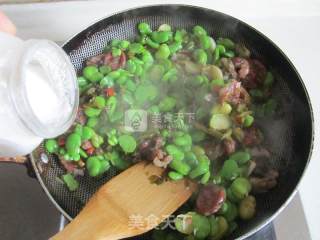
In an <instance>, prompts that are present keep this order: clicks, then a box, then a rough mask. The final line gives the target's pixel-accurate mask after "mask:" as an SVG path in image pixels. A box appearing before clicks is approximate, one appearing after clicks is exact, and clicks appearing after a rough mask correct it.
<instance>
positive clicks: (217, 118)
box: [209, 113, 232, 131]
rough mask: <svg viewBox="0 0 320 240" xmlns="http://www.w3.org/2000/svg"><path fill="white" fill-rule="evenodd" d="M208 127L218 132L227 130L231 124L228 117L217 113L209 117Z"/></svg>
mask: <svg viewBox="0 0 320 240" xmlns="http://www.w3.org/2000/svg"><path fill="white" fill-rule="evenodd" d="M209 125H210V128H212V129H215V130H218V131H220V130H227V129H229V128H230V127H231V126H232V122H231V119H230V117H229V116H228V115H226V114H221V113H217V114H213V115H212V116H211V119H210V123H209Z"/></svg>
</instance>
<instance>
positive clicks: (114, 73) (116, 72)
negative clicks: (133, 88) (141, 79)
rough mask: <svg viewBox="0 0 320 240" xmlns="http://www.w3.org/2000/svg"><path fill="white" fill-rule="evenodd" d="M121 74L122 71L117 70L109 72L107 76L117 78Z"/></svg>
mask: <svg viewBox="0 0 320 240" xmlns="http://www.w3.org/2000/svg"><path fill="white" fill-rule="evenodd" d="M120 76H121V71H119V70H115V71H112V72H109V73H108V75H107V77H109V78H111V79H112V80H116V79H118V78H119V77H120Z"/></svg>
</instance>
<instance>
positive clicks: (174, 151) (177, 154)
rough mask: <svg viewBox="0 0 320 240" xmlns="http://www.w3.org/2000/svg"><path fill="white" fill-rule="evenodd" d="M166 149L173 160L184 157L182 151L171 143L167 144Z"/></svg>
mask: <svg viewBox="0 0 320 240" xmlns="http://www.w3.org/2000/svg"><path fill="white" fill-rule="evenodd" d="M166 151H167V153H168V154H169V155H170V156H171V157H172V158H173V159H174V160H177V161H182V160H183V159H184V153H183V152H182V151H181V150H180V149H179V148H177V147H176V146H175V145H173V144H169V145H167V146H166Z"/></svg>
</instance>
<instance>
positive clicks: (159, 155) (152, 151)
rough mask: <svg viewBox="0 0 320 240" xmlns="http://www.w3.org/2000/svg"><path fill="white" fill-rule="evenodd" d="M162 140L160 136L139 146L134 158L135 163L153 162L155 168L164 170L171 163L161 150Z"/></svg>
mask: <svg viewBox="0 0 320 240" xmlns="http://www.w3.org/2000/svg"><path fill="white" fill-rule="evenodd" d="M162 147H163V140H162V138H161V137H160V136H154V137H152V138H149V139H146V140H144V141H142V142H141V144H140V145H139V151H138V154H137V156H136V158H135V160H136V161H141V160H146V161H150V162H153V164H154V165H155V166H157V167H163V168H166V167H167V166H168V164H169V163H170V162H171V161H172V158H171V156H169V155H167V154H166V152H165V151H164V150H163V149H162Z"/></svg>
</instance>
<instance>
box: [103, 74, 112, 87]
mask: <svg viewBox="0 0 320 240" xmlns="http://www.w3.org/2000/svg"><path fill="white" fill-rule="evenodd" d="M113 85H114V80H113V79H112V78H110V77H109V76H105V77H103V78H102V79H101V81H100V86H101V87H112V86H113Z"/></svg>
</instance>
